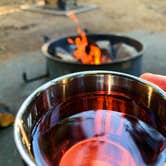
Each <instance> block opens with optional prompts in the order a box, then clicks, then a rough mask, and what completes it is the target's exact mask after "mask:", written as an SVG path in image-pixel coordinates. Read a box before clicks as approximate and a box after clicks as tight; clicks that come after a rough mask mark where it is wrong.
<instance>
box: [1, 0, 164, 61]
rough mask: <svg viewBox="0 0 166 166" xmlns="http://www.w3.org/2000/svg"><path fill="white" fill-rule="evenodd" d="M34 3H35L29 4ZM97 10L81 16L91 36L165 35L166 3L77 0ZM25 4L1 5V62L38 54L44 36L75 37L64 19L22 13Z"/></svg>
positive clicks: (21, 0) (8, 0)
mask: <svg viewBox="0 0 166 166" xmlns="http://www.w3.org/2000/svg"><path fill="white" fill-rule="evenodd" d="M29 1H31V2H32V0H29ZM78 2H79V3H81V2H83V3H90V2H92V3H95V4H97V6H98V8H97V9H95V10H91V11H89V12H85V13H81V14H78V15H77V16H78V18H79V19H80V25H81V26H82V27H83V28H87V29H88V30H89V31H91V32H104V33H114V32H116V33H124V32H129V31H137V30H144V31H148V32H158V33H163V34H165V33H166V0H123V1H122V0H116V1H115V0H104V1H103V0H78ZM25 3H27V1H25V0H12V1H11V0H1V1H0V62H1V63H5V62H6V60H7V59H9V58H13V57H15V56H19V55H20V56H21V55H24V53H26V54H27V52H33V51H36V50H39V49H40V48H41V46H42V44H43V36H44V35H47V36H49V37H51V38H52V39H58V38H59V37H62V36H66V35H71V34H75V29H76V27H75V25H74V23H73V22H72V21H71V20H69V19H68V18H67V17H65V16H55V15H49V14H41V13H33V12H28V11H23V10H20V8H19V6H20V5H21V4H25Z"/></svg>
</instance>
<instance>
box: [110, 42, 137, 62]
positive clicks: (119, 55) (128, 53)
mask: <svg viewBox="0 0 166 166" xmlns="http://www.w3.org/2000/svg"><path fill="white" fill-rule="evenodd" d="M113 49H114V50H115V56H116V59H123V58H127V57H134V56H136V55H137V50H136V49H135V48H134V47H131V46H129V45H127V44H124V43H119V44H115V45H114V46H113Z"/></svg>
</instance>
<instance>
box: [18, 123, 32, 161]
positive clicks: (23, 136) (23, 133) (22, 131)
mask: <svg viewBox="0 0 166 166" xmlns="http://www.w3.org/2000/svg"><path fill="white" fill-rule="evenodd" d="M23 123H24V122H23V120H20V123H19V129H20V134H21V137H22V142H23V143H24V144H25V146H26V147H27V150H28V152H29V155H30V157H31V158H32V160H33V159H34V158H33V155H32V151H31V144H30V141H29V139H28V136H27V134H26V132H25V130H24V127H23Z"/></svg>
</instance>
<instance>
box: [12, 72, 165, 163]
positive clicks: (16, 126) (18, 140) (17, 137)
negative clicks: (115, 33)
mask: <svg viewBox="0 0 166 166" xmlns="http://www.w3.org/2000/svg"><path fill="white" fill-rule="evenodd" d="M93 74H111V75H117V76H123V77H126V78H130V79H133V80H136V81H138V82H140V83H143V84H145V85H148V86H151V87H152V88H153V89H154V90H155V91H156V92H157V93H159V94H160V95H161V96H162V97H163V98H164V99H165V100H166V92H165V91H163V90H162V89H161V88H159V87H158V86H157V85H154V84H153V83H151V82H148V81H146V80H143V79H141V78H138V77H136V76H132V75H129V74H125V73H120V72H114V71H105V70H94V71H83V72H76V73H72V74H67V75H64V76H61V77H58V78H56V79H53V80H51V81H49V82H47V83H45V84H44V85H42V86H40V87H39V88H37V89H36V90H35V91H34V92H33V93H32V94H31V95H30V96H29V97H28V98H27V99H26V100H25V101H24V102H23V104H22V105H21V107H20V109H19V111H18V113H17V116H16V120H15V124H14V140H15V143H16V146H17V149H18V151H19V153H20V155H21V156H22V157H23V160H24V161H25V162H26V163H27V164H28V165H30V166H36V164H35V162H34V161H32V159H31V158H30V157H29V154H28V153H27V151H26V150H25V148H24V147H23V146H22V141H21V137H20V121H21V117H22V115H23V113H24V111H25V110H26V108H27V106H28V105H29V104H30V103H31V101H32V100H33V99H34V98H35V97H36V96H38V95H39V94H40V93H41V92H43V91H44V90H45V89H47V88H48V87H50V86H53V85H55V84H56V83H57V82H59V81H61V80H63V79H67V78H70V77H77V76H78V77H83V76H84V75H86V76H87V75H93Z"/></svg>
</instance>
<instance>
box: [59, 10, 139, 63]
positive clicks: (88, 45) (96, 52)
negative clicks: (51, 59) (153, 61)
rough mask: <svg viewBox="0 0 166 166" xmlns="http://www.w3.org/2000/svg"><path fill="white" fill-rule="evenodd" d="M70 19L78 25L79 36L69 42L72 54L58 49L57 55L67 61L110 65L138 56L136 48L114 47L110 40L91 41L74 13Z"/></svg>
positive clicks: (123, 45)
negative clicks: (113, 62)
mask: <svg viewBox="0 0 166 166" xmlns="http://www.w3.org/2000/svg"><path fill="white" fill-rule="evenodd" d="M68 16H69V18H70V19H72V20H73V22H74V23H75V24H76V25H77V34H78V36H77V37H75V38H74V39H73V38H68V39H67V42H68V44H69V45H70V47H71V48H72V49H73V50H72V54H71V53H69V52H67V50H63V48H56V55H57V56H58V57H59V58H62V59H63V60H66V61H73V62H78V63H82V64H90V65H100V64H104V63H110V62H112V61H115V60H116V59H119V58H126V57H131V56H135V55H137V51H136V49H135V48H134V47H131V46H129V45H127V44H124V43H118V44H114V45H112V43H111V42H110V41H109V40H97V41H90V40H89V39H88V37H87V34H86V32H85V31H84V30H82V28H81V27H80V26H79V20H78V18H77V17H76V15H75V14H74V13H72V12H70V13H69V14H68Z"/></svg>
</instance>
